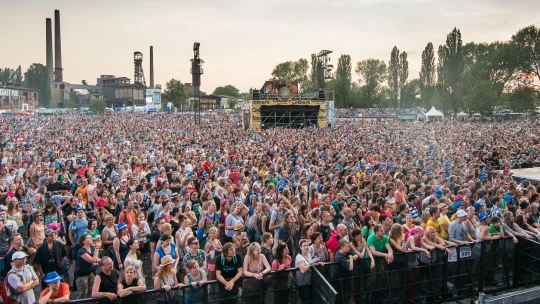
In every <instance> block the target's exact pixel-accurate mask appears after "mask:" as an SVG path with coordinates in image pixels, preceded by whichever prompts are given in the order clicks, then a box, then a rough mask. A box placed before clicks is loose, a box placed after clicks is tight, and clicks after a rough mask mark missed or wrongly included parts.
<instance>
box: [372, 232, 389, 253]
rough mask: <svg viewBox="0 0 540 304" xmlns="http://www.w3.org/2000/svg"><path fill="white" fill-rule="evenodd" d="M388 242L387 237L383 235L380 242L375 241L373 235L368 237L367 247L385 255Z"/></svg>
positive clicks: (375, 238) (375, 237)
mask: <svg viewBox="0 0 540 304" xmlns="http://www.w3.org/2000/svg"><path fill="white" fill-rule="evenodd" d="M389 243H390V241H389V240H388V237H387V236H386V235H383V236H382V238H381V239H380V240H378V239H377V236H375V234H373V235H370V236H369V237H368V239H367V245H368V246H373V247H375V250H377V251H378V252H383V253H386V247H385V246H386V244H389Z"/></svg>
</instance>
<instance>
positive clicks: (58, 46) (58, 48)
mask: <svg viewBox="0 0 540 304" xmlns="http://www.w3.org/2000/svg"><path fill="white" fill-rule="evenodd" d="M54 66H55V67H54V81H56V82H64V76H63V75H62V40H61V38H60V11H59V10H54Z"/></svg>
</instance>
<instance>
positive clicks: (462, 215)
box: [456, 210, 467, 217]
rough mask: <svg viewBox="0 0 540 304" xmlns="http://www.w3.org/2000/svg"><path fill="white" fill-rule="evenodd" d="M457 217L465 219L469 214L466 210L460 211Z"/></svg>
mask: <svg viewBox="0 0 540 304" xmlns="http://www.w3.org/2000/svg"><path fill="white" fill-rule="evenodd" d="M456 216H457V217H464V216H467V212H465V210H458V211H457V212H456Z"/></svg>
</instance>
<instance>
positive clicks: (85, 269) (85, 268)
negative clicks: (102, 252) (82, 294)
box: [76, 246, 96, 277]
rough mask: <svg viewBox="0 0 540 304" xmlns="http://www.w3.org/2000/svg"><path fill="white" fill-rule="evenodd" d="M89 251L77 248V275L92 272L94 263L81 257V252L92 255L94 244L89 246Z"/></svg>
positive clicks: (94, 249)
mask: <svg viewBox="0 0 540 304" xmlns="http://www.w3.org/2000/svg"><path fill="white" fill-rule="evenodd" d="M90 248H91V252H88V251H86V249H85V248H81V249H79V251H78V252H77V270H76V271H77V272H78V275H79V277H81V276H86V275H88V274H90V272H92V269H93V266H94V264H92V263H89V262H87V261H86V260H85V259H83V258H82V256H83V254H85V253H86V254H89V255H90V256H91V257H93V256H94V252H95V251H96V248H95V247H94V246H92V247H90Z"/></svg>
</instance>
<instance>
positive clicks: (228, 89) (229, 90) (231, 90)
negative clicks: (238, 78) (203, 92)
mask: <svg viewBox="0 0 540 304" xmlns="http://www.w3.org/2000/svg"><path fill="white" fill-rule="evenodd" d="M212 94H214V95H226V96H232V97H238V96H240V91H239V90H238V89H237V88H235V87H234V86H232V85H230V84H229V85H226V86H224V87H217V88H216V89H215V90H214V93H212Z"/></svg>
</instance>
